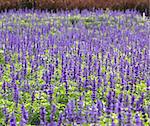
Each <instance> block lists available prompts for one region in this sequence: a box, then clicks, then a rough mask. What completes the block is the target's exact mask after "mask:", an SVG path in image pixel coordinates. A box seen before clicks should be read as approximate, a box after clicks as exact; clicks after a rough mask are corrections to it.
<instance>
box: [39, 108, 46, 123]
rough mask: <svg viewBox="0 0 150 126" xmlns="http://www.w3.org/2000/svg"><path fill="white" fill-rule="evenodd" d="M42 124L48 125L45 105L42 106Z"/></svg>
mask: <svg viewBox="0 0 150 126" xmlns="http://www.w3.org/2000/svg"><path fill="white" fill-rule="evenodd" d="M40 125H42V126H44V125H46V110H45V108H44V107H41V108H40Z"/></svg>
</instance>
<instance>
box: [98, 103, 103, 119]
mask: <svg viewBox="0 0 150 126" xmlns="http://www.w3.org/2000/svg"><path fill="white" fill-rule="evenodd" d="M97 109H98V111H97V115H98V116H99V117H100V116H102V110H103V103H102V102H101V101H100V100H97Z"/></svg>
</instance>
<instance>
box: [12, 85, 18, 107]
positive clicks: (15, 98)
mask: <svg viewBox="0 0 150 126" xmlns="http://www.w3.org/2000/svg"><path fill="white" fill-rule="evenodd" d="M13 100H14V102H15V103H16V106H18V102H19V89H18V86H17V84H14V95H13Z"/></svg>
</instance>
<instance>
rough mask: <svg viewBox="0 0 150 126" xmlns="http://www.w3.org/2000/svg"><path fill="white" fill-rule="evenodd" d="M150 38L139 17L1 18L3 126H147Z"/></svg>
mask: <svg viewBox="0 0 150 126" xmlns="http://www.w3.org/2000/svg"><path fill="white" fill-rule="evenodd" d="M72 17H73V18H72ZM78 17H79V20H77V18H78ZM71 18H72V19H71ZM70 19H71V20H76V22H74V23H73V22H72V21H71V20H70ZM149 32H150V31H149V24H148V22H147V21H146V20H143V19H142V17H140V15H138V13H137V12H134V11H133V12H132V11H126V13H123V12H115V11H108V12H104V11H103V10H98V11H95V12H88V11H82V12H81V13H79V11H77V10H75V11H72V12H67V11H64V12H58V13H56V14H54V13H48V12H39V11H35V12H34V11H17V12H14V11H9V12H3V13H1V14H0V110H2V114H1V115H3V116H2V119H0V123H1V124H4V125H10V126H16V125H18V124H19V125H20V126H25V125H29V124H31V125H41V126H62V125H66V126H67V125H73V126H76V125H93V126H94V125H95V126H96V125H98V126H99V125H102V126H104V125H111V126H118V125H119V126H134V125H135V126H144V125H145V126H148V125H150V123H149V122H150V76H149V75H150V73H149V71H150V69H149V68H150V66H149V65H150V59H149V38H148V33H149Z"/></svg>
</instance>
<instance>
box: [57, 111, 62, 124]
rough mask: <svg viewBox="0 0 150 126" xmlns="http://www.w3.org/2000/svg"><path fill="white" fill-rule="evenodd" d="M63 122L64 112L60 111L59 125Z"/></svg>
mask: <svg viewBox="0 0 150 126" xmlns="http://www.w3.org/2000/svg"><path fill="white" fill-rule="evenodd" d="M62 122H63V114H62V113H60V115H59V118H58V123H57V126H61V125H62Z"/></svg>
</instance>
